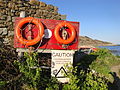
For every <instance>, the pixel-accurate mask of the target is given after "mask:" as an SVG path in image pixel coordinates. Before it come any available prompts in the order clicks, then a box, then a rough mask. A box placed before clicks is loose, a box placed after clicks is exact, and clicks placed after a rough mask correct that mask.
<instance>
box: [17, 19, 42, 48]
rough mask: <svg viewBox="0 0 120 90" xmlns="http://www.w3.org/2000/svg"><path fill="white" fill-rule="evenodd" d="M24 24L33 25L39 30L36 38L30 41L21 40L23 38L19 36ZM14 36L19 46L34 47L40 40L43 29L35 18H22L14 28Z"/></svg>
mask: <svg viewBox="0 0 120 90" xmlns="http://www.w3.org/2000/svg"><path fill="white" fill-rule="evenodd" d="M26 23H33V24H35V25H36V27H37V28H38V29H39V30H38V35H37V36H36V38H34V39H32V40H27V39H25V38H23V36H22V34H21V28H22V27H23V25H24V24H26ZM15 34H16V37H17V39H18V40H19V42H20V43H21V44H24V45H28V46H30V45H35V44H36V43H38V42H39V41H40V40H41V39H42V37H43V34H44V27H43V24H42V23H41V22H40V21H39V20H38V19H37V18H33V17H27V18H23V19H22V20H20V21H19V22H18V24H17V26H16V27H15Z"/></svg>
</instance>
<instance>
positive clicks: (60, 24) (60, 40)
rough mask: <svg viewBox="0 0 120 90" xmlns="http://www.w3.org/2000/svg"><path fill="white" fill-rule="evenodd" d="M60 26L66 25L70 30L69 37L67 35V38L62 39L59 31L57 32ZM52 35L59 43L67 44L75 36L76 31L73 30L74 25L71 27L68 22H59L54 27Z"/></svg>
mask: <svg viewBox="0 0 120 90" xmlns="http://www.w3.org/2000/svg"><path fill="white" fill-rule="evenodd" d="M62 27H68V28H69V30H70V32H71V35H70V37H69V38H68V39H66V40H64V39H62V38H61V36H60V33H59V31H60V29H61V28H62ZM54 36H55V38H56V40H57V41H58V42H59V43H62V44H69V43H71V42H72V41H73V40H74V39H75V37H76V31H75V29H74V27H73V26H72V25H71V24H70V23H68V22H61V23H59V24H58V25H57V26H56V27H55V30H54Z"/></svg>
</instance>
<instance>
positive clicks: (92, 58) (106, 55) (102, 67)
mask: <svg viewBox="0 0 120 90" xmlns="http://www.w3.org/2000/svg"><path fill="white" fill-rule="evenodd" d="M80 63H81V64H82V65H83V66H86V65H87V67H89V68H90V69H92V70H95V71H96V72H98V73H100V74H101V75H104V76H106V77H107V78H108V79H111V78H112V76H111V74H109V73H110V72H111V70H110V69H111V67H112V66H115V65H119V64H120V57H118V56H115V55H113V54H112V53H111V52H110V51H109V50H108V49H99V50H98V51H97V52H93V53H91V54H89V55H85V56H84V57H83V59H82V60H81V62H80Z"/></svg>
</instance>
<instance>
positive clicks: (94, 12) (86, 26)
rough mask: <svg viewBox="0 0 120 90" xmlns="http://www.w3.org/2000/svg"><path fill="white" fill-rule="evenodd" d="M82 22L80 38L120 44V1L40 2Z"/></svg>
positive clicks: (66, 0)
mask: <svg viewBox="0 0 120 90" xmlns="http://www.w3.org/2000/svg"><path fill="white" fill-rule="evenodd" d="M40 1H43V2H45V3H46V4H52V5H54V6H57V7H58V9H59V10H58V12H59V13H60V14H62V15H67V19H66V20H68V21H77V22H80V33H79V35H80V36H88V37H90V38H92V39H97V40H102V41H108V42H112V43H114V44H120V0H40Z"/></svg>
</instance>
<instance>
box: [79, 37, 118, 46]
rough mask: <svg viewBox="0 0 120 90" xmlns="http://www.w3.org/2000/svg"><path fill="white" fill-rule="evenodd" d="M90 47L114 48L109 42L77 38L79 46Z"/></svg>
mask: <svg viewBox="0 0 120 90" xmlns="http://www.w3.org/2000/svg"><path fill="white" fill-rule="evenodd" d="M83 45H91V46H116V45H115V44H113V43H111V42H106V41H101V40H96V39H92V38H90V37H88V36H79V46H83Z"/></svg>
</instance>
